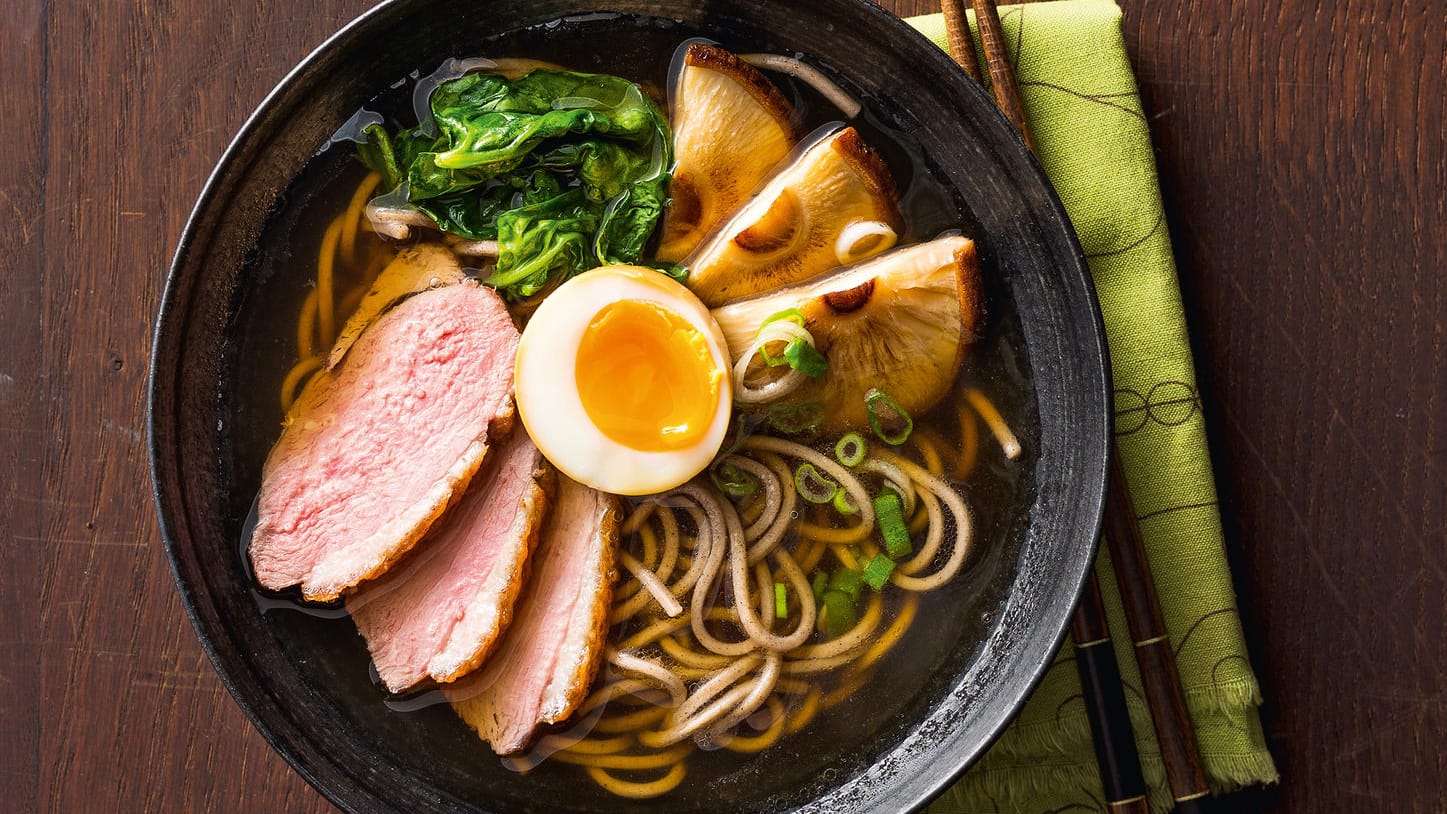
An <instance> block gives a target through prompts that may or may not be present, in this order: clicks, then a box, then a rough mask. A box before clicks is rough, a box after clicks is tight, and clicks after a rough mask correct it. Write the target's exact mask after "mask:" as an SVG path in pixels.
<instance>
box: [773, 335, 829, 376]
mask: <svg viewBox="0 0 1447 814" xmlns="http://www.w3.org/2000/svg"><path fill="white" fill-rule="evenodd" d="M784 359H785V361H787V362H788V363H789V367H792V368H793V369H795V370H797V371H799V372H800V373H803V374H804V375H805V376H809V377H811V378H815V379H817V378H819V377H820V376H823V375H824V373H825V371H827V370H828V369H829V360H828V359H825V358H824V354H822V353H820V352H819V349H818V348H816V347H814V346H813V345H812V344H810V343H808V342H805V341H804V340H802V339H795V340H793V341H792V342H790V343H789V344H788V345H786V346H785V347H784Z"/></svg>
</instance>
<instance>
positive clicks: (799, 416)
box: [765, 401, 824, 435]
mask: <svg viewBox="0 0 1447 814" xmlns="http://www.w3.org/2000/svg"><path fill="white" fill-rule="evenodd" d="M765 420H766V421H767V422H768V425H769V426H770V427H772V428H774V429H776V430H778V431H779V432H782V433H784V434H786V435H803V434H805V433H812V432H818V430H819V422H821V421H823V420H824V404H823V403H822V402H818V401H805V402H798V403H794V404H774V405H771V406H770V407H769V412H768V416H767V418H766V419H765Z"/></svg>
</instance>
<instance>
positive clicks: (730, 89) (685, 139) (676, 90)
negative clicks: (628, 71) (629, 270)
mask: <svg viewBox="0 0 1447 814" xmlns="http://www.w3.org/2000/svg"><path fill="white" fill-rule="evenodd" d="M674 81H675V84H674V86H673V93H672V104H673V150H674V156H675V169H674V171H673V181H672V182H671V183H670V185H669V188H668V194H669V197H670V198H671V199H672V202H671V203H670V204H669V208H668V210H667V212H666V213H665V214H664V216H663V238H662V242H661V243H660V244H659V247H658V257H659V259H660V260H664V261H667V262H670V263H676V262H678V261H680V260H682V259H683V258H685V257H687V256H688V254H689V253H690V252H692V251H693V250H694V249H695V248H697V247H698V244H699V243H700V242H701V241H702V240H703V238H704V236H705V235H707V234H708V233H709V232H710V231H711V230H712V229H713V227H715V226H717V225H718V222H719V221H721V220H723V219H724V218H726V217H728V216H729V215H732V214H733V213H734V212H737V211H738V210H739V208H740V207H742V206H743V205H744V202H745V201H747V200H748V199H749V194H750V193H752V192H753V191H754V189H755V188H756V187H758V185H759V184H761V183H763V180H764V178H766V177H768V174H769V172H770V171H771V170H772V169H773V168H774V166H775V165H777V164H778V163H779V162H780V161H783V160H784V158H785V157H787V156H788V155H789V151H790V150H792V149H793V148H794V142H795V141H796V140H797V139H796V134H795V131H794V126H793V124H791V119H792V117H793V114H794V112H793V108H792V107H791V106H790V105H789V103H788V102H787V101H785V100H784V97H783V96H782V95H780V93H779V91H778V89H777V88H775V87H774V85H773V83H771V82H769V80H768V79H766V78H764V75H763V74H761V73H759V72H758V70H756V69H755V68H754V67H753V66H752V65H750V64H748V63H747V62H744V61H743V60H742V59H739V58H738V57H737V56H735V55H734V54H732V53H730V52H728V51H725V50H724V49H722V48H718V47H715V46H712V45H708V44H705V43H701V42H695V43H692V44H690V45H689V46H688V48H687V49H686V50H685V51H684V54H683V67H682V69H681V70H680V71H679V73H678V77H677V79H675V80H674Z"/></svg>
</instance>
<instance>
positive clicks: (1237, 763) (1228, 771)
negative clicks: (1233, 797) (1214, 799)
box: [1207, 750, 1281, 794]
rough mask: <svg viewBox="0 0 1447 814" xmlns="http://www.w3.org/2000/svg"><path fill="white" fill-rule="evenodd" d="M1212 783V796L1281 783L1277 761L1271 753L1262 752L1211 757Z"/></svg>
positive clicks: (1210, 778) (1209, 778)
mask: <svg viewBox="0 0 1447 814" xmlns="http://www.w3.org/2000/svg"><path fill="white" fill-rule="evenodd" d="M1209 761H1210V765H1211V772H1210V777H1208V778H1207V780H1209V781H1210V785H1211V793H1212V794H1228V793H1230V792H1233V791H1237V790H1240V789H1244V788H1246V787H1247V786H1255V785H1259V784H1264V785H1268V786H1270V785H1275V784H1277V783H1279V782H1281V774H1280V772H1278V771H1277V769H1276V761H1274V760H1273V759H1272V758H1271V755H1270V753H1268V752H1266V751H1265V750H1262V751H1260V752H1257V753H1255V754H1239V755H1211V756H1210V758H1209Z"/></svg>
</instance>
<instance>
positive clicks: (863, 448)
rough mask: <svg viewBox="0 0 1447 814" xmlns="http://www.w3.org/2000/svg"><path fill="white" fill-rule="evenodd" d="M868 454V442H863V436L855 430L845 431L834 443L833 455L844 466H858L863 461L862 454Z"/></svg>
mask: <svg viewBox="0 0 1447 814" xmlns="http://www.w3.org/2000/svg"><path fill="white" fill-rule="evenodd" d="M868 454H869V444H867V443H865V441H864V436H862V435H860V434H859V433H857V432H851V433H846V434H845V435H844V437H843V438H840V439H839V441H838V442H837V443H835V444H834V457H835V458H837V459H839V463H841V464H844V465H845V466H859V465H860V464H862V463H864V456H865V455H868Z"/></svg>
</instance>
